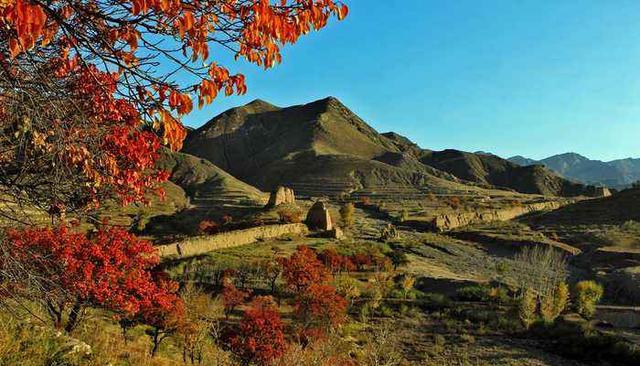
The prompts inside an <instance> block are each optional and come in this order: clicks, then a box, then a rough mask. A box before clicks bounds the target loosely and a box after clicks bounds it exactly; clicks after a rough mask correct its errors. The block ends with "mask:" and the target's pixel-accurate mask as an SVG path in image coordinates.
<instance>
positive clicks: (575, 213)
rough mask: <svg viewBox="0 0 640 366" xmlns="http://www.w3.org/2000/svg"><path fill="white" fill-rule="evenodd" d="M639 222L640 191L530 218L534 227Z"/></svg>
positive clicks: (628, 190)
mask: <svg viewBox="0 0 640 366" xmlns="http://www.w3.org/2000/svg"><path fill="white" fill-rule="evenodd" d="M627 221H640V189H626V190H624V191H621V192H619V193H617V194H614V195H613V196H610V197H602V198H597V199H591V200H585V201H580V202H576V203H574V204H571V205H568V206H565V207H562V208H560V209H558V210H555V211H551V212H548V213H546V214H543V215H541V216H535V217H532V218H531V222H532V223H534V224H535V225H552V226H558V225H571V226H578V225H621V224H624V223H625V222H627Z"/></svg>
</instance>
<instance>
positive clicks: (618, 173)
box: [507, 152, 640, 189]
mask: <svg viewBox="0 0 640 366" xmlns="http://www.w3.org/2000/svg"><path fill="white" fill-rule="evenodd" d="M507 160H509V161H511V162H513V163H516V164H518V165H521V166H530V165H544V166H546V167H547V168H549V169H551V170H553V171H555V172H556V173H558V174H560V175H561V176H563V177H565V178H568V179H572V180H575V181H578V182H582V183H585V184H595V185H604V186H608V187H612V188H616V189H623V188H627V187H629V186H630V185H631V184H632V183H634V182H636V181H638V180H640V159H635V158H626V159H617V160H611V161H601V160H593V159H589V158H587V157H585V156H583V155H580V154H578V153H574V152H569V153H563V154H556V155H553V156H550V157H548V158H545V159H542V160H534V159H529V158H526V157H523V156H519V155H517V156H512V157H510V158H509V159H507Z"/></svg>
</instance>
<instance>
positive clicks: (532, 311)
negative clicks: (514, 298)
mask: <svg viewBox="0 0 640 366" xmlns="http://www.w3.org/2000/svg"><path fill="white" fill-rule="evenodd" d="M537 302H538V300H537V297H536V295H535V293H534V292H533V290H531V289H526V290H525V291H524V293H523V294H522V298H520V304H519V307H518V316H519V318H520V321H521V322H522V325H523V326H524V327H525V328H526V329H529V327H531V325H532V324H533V323H534V322H535V321H536V307H537Z"/></svg>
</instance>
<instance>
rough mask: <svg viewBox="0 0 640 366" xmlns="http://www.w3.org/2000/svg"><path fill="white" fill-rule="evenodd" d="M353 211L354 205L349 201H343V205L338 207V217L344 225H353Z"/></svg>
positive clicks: (354, 209)
mask: <svg viewBox="0 0 640 366" xmlns="http://www.w3.org/2000/svg"><path fill="white" fill-rule="evenodd" d="M355 211H356V207H355V206H354V205H353V203H351V202H348V203H345V204H344V206H342V207H341V208H340V218H341V219H342V224H343V225H344V227H351V226H352V225H353V221H354V219H353V214H354V213H355Z"/></svg>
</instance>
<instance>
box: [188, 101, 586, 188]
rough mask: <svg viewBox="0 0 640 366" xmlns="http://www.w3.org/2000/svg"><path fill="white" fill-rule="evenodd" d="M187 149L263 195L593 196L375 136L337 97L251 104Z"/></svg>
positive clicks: (550, 178)
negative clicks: (280, 191) (281, 189)
mask: <svg viewBox="0 0 640 366" xmlns="http://www.w3.org/2000/svg"><path fill="white" fill-rule="evenodd" d="M184 146H185V147H184V152H186V153H189V154H192V155H195V156H198V157H201V158H204V159H207V160H209V161H211V162H212V163H213V164H214V165H216V166H218V167H220V168H221V169H223V170H225V171H227V172H229V173H230V174H231V175H233V176H234V177H237V178H238V179H240V180H242V181H245V182H247V183H249V184H251V185H253V186H255V187H257V188H259V189H261V190H263V191H269V190H272V189H273V188H275V187H276V186H278V185H289V186H293V187H294V188H296V187H297V188H298V189H297V190H302V192H306V193H309V194H316V193H323V190H322V189H323V188H324V189H325V190H333V192H334V193H338V192H340V193H348V192H351V191H354V190H357V189H362V188H363V187H364V188H369V189H394V188H393V187H401V188H406V189H411V190H416V191H424V190H435V191H443V192H444V191H467V190H469V189H474V190H478V189H492V188H496V187H499V188H500V189H507V190H515V191H518V192H521V193H528V194H544V195H566V196H577V195H591V194H595V190H594V189H593V188H594V187H585V186H582V185H578V184H575V183H573V182H569V181H566V180H564V179H563V178H561V177H558V176H556V175H555V174H553V173H551V172H549V171H548V170H546V169H541V168H523V167H520V166H518V165H516V164H513V163H511V162H508V161H506V160H505V159H502V158H499V157H497V156H495V155H489V154H473V153H466V152H460V151H457V150H446V151H444V152H434V151H431V150H428V149H422V148H420V147H419V146H418V145H417V144H415V143H414V142H413V141H411V140H410V139H409V138H407V137H404V136H402V135H400V134H397V133H395V132H386V133H379V132H377V131H376V130H375V129H373V128H372V127H371V126H370V125H369V124H367V123H366V122H365V121H364V120H363V119H362V118H360V117H359V116H358V115H356V114H355V113H354V112H352V111H351V110H350V109H349V108H348V107H346V106H345V105H344V104H343V103H342V102H340V101H339V100H338V99H337V98H334V97H327V98H324V99H320V100H316V101H313V102H310V103H307V104H302V105H295V106H290V107H283V108H281V107H276V106H274V105H272V104H270V103H268V102H265V101H262V100H255V101H253V102H251V103H248V104H246V105H244V106H239V107H235V108H232V109H230V110H228V111H225V112H223V113H221V114H219V115H217V116H215V117H214V118H212V119H210V120H209V121H208V122H207V123H205V124H204V125H203V126H201V127H200V128H198V129H196V130H194V131H192V132H191V133H189V135H188V137H187V139H186V141H185V144H184ZM452 152H453V155H457V156H459V157H461V158H460V159H457V160H456V159H454V160H449V161H446V162H445V161H444V160H446V159H444V158H442V157H443V155H447V154H451V153H452ZM466 173H469V174H466ZM311 186H315V188H313V189H311V188H309V187H311ZM330 187H331V188H330ZM334 188H335V189H334Z"/></svg>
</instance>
